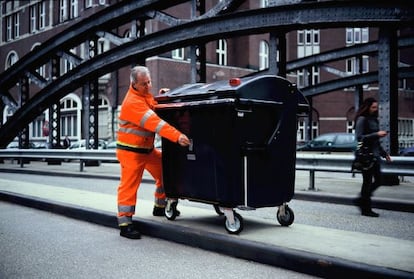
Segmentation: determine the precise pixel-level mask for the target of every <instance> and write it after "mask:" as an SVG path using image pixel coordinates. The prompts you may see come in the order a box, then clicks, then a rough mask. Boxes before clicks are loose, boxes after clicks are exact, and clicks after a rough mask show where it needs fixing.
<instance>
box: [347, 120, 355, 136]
mask: <svg viewBox="0 0 414 279" xmlns="http://www.w3.org/2000/svg"><path fill="white" fill-rule="evenodd" d="M346 132H347V133H349V134H353V133H355V129H354V121H350V120H348V121H347V122H346Z"/></svg>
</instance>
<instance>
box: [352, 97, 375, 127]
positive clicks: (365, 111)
mask: <svg viewBox="0 0 414 279" xmlns="http://www.w3.org/2000/svg"><path fill="white" fill-rule="evenodd" d="M373 103H378V101H377V100H376V99H375V98H372V97H369V98H366V99H365V100H364V101H363V102H362V105H361V106H360V107H359V109H358V111H357V112H356V114H355V123H356V120H357V119H358V117H360V116H368V115H369V108H370V107H371V105H372V104H373Z"/></svg>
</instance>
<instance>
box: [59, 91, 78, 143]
mask: <svg viewBox="0 0 414 279" xmlns="http://www.w3.org/2000/svg"><path fill="white" fill-rule="evenodd" d="M79 111H80V109H79V105H78V102H77V101H76V100H75V99H74V98H72V97H70V95H68V96H67V97H65V98H63V99H62V100H61V101H60V134H61V135H62V136H69V138H71V137H77V136H78V112H79Z"/></svg>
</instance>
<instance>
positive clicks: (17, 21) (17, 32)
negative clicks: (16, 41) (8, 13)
mask: <svg viewBox="0 0 414 279" xmlns="http://www.w3.org/2000/svg"><path fill="white" fill-rule="evenodd" d="M19 36H20V16H19V14H18V13H16V14H15V15H14V38H19Z"/></svg>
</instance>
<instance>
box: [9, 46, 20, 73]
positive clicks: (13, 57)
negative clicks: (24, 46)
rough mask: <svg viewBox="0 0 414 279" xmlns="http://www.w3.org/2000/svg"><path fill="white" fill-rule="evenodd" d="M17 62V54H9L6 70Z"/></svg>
mask: <svg viewBox="0 0 414 279" xmlns="http://www.w3.org/2000/svg"><path fill="white" fill-rule="evenodd" d="M17 60H19V57H18V56H17V53H16V52H14V51H12V52H10V53H9V55H7V59H6V70H7V69H8V68H10V67H11V66H12V65H13V64H14V63H16V62H17Z"/></svg>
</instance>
